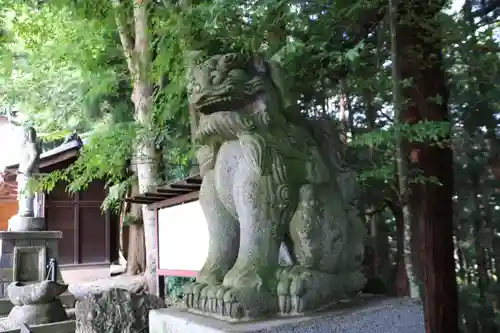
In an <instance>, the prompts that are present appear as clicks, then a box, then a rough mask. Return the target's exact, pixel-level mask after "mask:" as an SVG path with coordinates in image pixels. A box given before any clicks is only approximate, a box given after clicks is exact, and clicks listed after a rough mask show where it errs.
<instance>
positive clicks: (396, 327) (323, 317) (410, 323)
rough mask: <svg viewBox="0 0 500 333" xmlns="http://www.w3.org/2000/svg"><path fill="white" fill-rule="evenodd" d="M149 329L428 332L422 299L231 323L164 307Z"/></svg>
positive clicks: (176, 332)
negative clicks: (421, 303) (425, 325)
mask: <svg viewBox="0 0 500 333" xmlns="http://www.w3.org/2000/svg"><path fill="white" fill-rule="evenodd" d="M149 322H150V323H149V333H424V332H425V329H424V318H423V311H422V307H421V305H420V303H418V302H415V301H413V300H410V299H385V300H372V301H367V302H364V303H363V302H362V303H361V304H360V303H356V302H352V303H351V304H343V305H342V306H338V307H337V309H336V310H331V311H328V312H322V313H318V314H315V315H311V316H299V317H285V318H273V319H267V320H262V321H256V322H248V323H236V324H231V323H227V322H223V321H220V320H216V319H213V318H207V317H203V316H197V315H194V314H192V313H189V312H187V311H186V310H183V309H174V308H169V309H160V310H154V311H151V313H150V315H149Z"/></svg>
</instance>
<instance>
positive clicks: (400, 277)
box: [389, 202, 410, 297]
mask: <svg viewBox="0 0 500 333" xmlns="http://www.w3.org/2000/svg"><path fill="white" fill-rule="evenodd" d="M389 208H390V209H391V211H392V214H393V215H394V219H395V220H396V295H397V296H399V297H404V296H410V285H409V283H408V275H407V274H406V267H405V254H404V248H405V242H404V236H405V232H404V224H405V223H404V219H403V210H402V209H401V206H400V205H399V204H398V203H394V202H390V203H389Z"/></svg>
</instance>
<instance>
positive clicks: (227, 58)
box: [219, 53, 241, 69]
mask: <svg viewBox="0 0 500 333" xmlns="http://www.w3.org/2000/svg"><path fill="white" fill-rule="evenodd" d="M240 60H241V57H240V56H239V55H238V54H237V53H228V54H225V55H223V56H222V57H220V59H219V67H220V68H225V69H233V68H237V67H239V66H240V65H241V61H240Z"/></svg>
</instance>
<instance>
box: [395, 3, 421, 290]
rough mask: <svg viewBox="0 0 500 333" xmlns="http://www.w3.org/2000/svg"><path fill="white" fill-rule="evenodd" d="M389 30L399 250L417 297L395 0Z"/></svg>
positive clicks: (397, 18) (410, 286) (417, 288)
mask: <svg viewBox="0 0 500 333" xmlns="http://www.w3.org/2000/svg"><path fill="white" fill-rule="evenodd" d="M389 6H390V8H389V16H390V31H391V61H392V99H393V107H394V119H395V125H396V135H397V137H396V169H397V174H398V189H399V193H398V204H399V205H400V206H401V213H402V216H401V218H402V222H403V251H404V257H403V258H404V263H405V268H406V276H407V277H408V286H409V292H410V297H412V298H420V291H419V287H418V283H417V277H416V274H415V270H414V265H413V261H414V256H413V254H412V247H411V241H412V221H413V220H412V216H411V211H410V207H409V204H408V198H409V195H410V192H409V184H408V160H407V152H406V149H405V148H406V147H405V141H404V138H403V134H402V133H401V130H400V125H401V124H402V123H403V122H404V120H403V118H402V112H401V108H402V97H403V96H402V92H401V78H400V72H399V71H400V68H399V61H400V60H401V59H400V57H399V55H398V51H399V50H398V35H399V31H398V30H399V29H398V20H399V17H398V12H397V5H396V3H395V0H390V1H389Z"/></svg>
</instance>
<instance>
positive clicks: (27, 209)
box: [17, 127, 41, 217]
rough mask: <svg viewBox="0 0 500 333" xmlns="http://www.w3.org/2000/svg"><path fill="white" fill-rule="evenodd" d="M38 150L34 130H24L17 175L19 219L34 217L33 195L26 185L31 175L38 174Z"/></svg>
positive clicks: (30, 128)
mask: <svg viewBox="0 0 500 333" xmlns="http://www.w3.org/2000/svg"><path fill="white" fill-rule="evenodd" d="M40 150H41V149H40V146H39V145H38V142H37V137H36V131H35V129H34V128H33V127H27V128H25V130H24V140H23V151H22V154H21V160H20V162H19V169H18V174H17V186H18V205H19V207H18V215H19V216H21V217H32V216H34V199H35V194H34V193H33V191H32V190H31V189H30V188H29V186H27V185H28V183H29V181H30V180H31V179H33V175H34V174H37V173H38V172H39V168H40Z"/></svg>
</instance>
